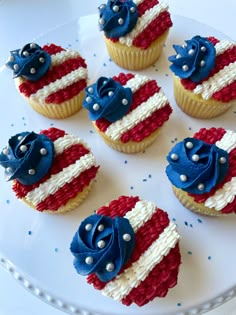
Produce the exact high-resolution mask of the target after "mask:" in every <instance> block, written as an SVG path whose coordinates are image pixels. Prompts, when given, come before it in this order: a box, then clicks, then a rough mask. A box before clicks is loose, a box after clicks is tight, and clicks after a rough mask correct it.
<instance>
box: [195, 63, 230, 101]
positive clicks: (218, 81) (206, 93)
mask: <svg viewBox="0 0 236 315" xmlns="http://www.w3.org/2000/svg"><path fill="white" fill-rule="evenodd" d="M235 76H236V61H235V62H234V63H230V64H229V65H228V66H225V67H224V68H223V69H222V70H220V71H219V72H217V73H216V74H215V75H213V76H212V77H210V78H209V79H208V80H207V81H203V83H202V84H199V85H197V86H196V88H195V89H194V90H193V92H194V93H195V94H201V95H202V97H203V98H204V99H206V100H208V99H210V98H211V97H212V95H213V94H214V93H215V92H218V91H220V90H221V89H222V88H224V87H226V86H227V85H229V84H231V83H232V82H234V81H235Z"/></svg>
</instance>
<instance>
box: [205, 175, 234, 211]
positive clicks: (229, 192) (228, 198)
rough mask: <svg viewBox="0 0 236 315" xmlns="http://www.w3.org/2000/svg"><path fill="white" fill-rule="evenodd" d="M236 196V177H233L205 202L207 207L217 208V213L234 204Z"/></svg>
mask: <svg viewBox="0 0 236 315" xmlns="http://www.w3.org/2000/svg"><path fill="white" fill-rule="evenodd" d="M235 196H236V177H232V178H231V180H230V181H229V182H226V183H225V184H224V186H223V187H222V188H221V189H218V190H217V191H216V193H215V194H214V195H213V196H211V197H209V198H208V199H207V200H206V201H205V206H206V207H208V208H215V210H216V211H220V210H222V209H223V208H224V207H226V206H227V204H229V203H231V202H233V200H234V198H235Z"/></svg>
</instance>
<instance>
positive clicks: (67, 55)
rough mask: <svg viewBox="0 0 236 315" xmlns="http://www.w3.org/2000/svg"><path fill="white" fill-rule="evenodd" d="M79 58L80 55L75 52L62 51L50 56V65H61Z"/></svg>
mask: <svg viewBox="0 0 236 315" xmlns="http://www.w3.org/2000/svg"><path fill="white" fill-rule="evenodd" d="M76 58H81V56H80V54H79V52H78V51H76V50H63V51H61V52H59V53H57V54H55V55H51V65H52V66H53V67H54V66H57V65H61V64H62V63H63V62H65V61H66V60H69V59H76Z"/></svg>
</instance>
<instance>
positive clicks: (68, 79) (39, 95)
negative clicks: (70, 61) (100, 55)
mask: <svg viewBox="0 0 236 315" xmlns="http://www.w3.org/2000/svg"><path fill="white" fill-rule="evenodd" d="M86 78H87V69H85V68H83V67H80V68H78V69H76V70H74V71H72V72H70V73H68V74H67V75H65V76H63V77H62V78H61V79H58V80H56V81H54V82H52V83H50V84H49V85H45V86H44V87H43V88H42V89H39V90H38V91H37V92H36V93H34V94H31V95H30V97H29V99H30V100H31V101H35V102H39V101H40V100H41V102H44V101H45V98H47V97H48V96H49V95H50V94H52V93H55V92H58V91H59V90H62V89H64V88H66V87H68V86H69V85H71V84H73V83H75V82H77V81H78V80H82V79H86Z"/></svg>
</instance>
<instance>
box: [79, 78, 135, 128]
mask: <svg viewBox="0 0 236 315" xmlns="http://www.w3.org/2000/svg"><path fill="white" fill-rule="evenodd" d="M131 103H132V91H131V89H130V88H124V87H123V86H122V85H121V84H120V83H119V82H117V81H115V80H113V79H112V78H105V77H100V78H99V79H98V80H97V82H96V83H94V84H92V85H90V86H88V87H87V88H86V89H85V98H84V101H83V107H84V108H86V109H87V110H88V111H89V118H90V119H91V120H97V119H99V118H105V119H107V120H108V121H110V122H114V121H116V120H118V119H121V118H122V117H123V116H124V115H125V114H126V113H127V112H128V110H129V107H130V105H131Z"/></svg>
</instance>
